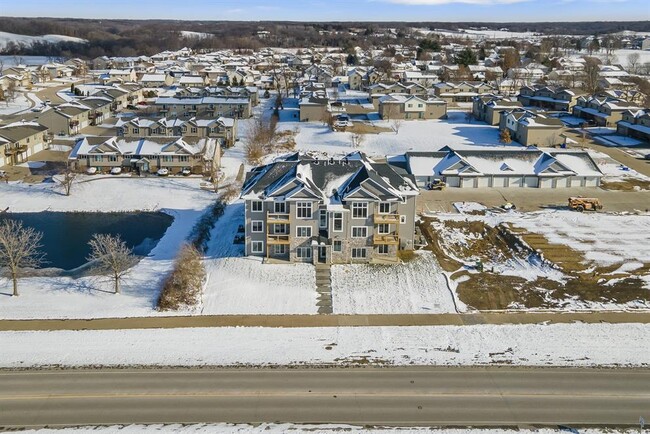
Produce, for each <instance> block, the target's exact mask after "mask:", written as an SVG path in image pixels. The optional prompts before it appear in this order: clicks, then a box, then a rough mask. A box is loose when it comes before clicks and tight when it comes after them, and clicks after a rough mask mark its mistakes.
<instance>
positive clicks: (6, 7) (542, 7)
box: [0, 0, 650, 31]
mask: <svg viewBox="0 0 650 434" xmlns="http://www.w3.org/2000/svg"><path fill="white" fill-rule="evenodd" d="M0 16H14V17H25V16H26V17H61V18H127V19H128V18H132V19H146V18H164V19H179V20H237V21H239V20H246V21H248V20H253V21H258V20H260V21H263V20H284V21H483V22H486V21H497V22H507V21H594V20H603V21H618V20H620V21H633V20H650V0H104V1H96V0H92V1H89V0H20V1H16V0H0ZM1 30H2V29H1V28H0V31H1ZM568 30H570V29H568Z"/></svg>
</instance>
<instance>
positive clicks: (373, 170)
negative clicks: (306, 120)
mask: <svg viewBox="0 0 650 434" xmlns="http://www.w3.org/2000/svg"><path fill="white" fill-rule="evenodd" d="M417 195H418V189H417V187H416V186H415V183H414V181H413V180H412V178H411V177H410V176H409V175H400V174H399V173H398V172H396V171H395V169H393V168H392V166H390V165H388V164H387V163H377V162H374V161H373V160H370V159H369V158H367V157H366V156H365V155H363V154H360V153H355V154H351V155H348V156H347V157H344V158H341V159H316V158H312V157H311V156H309V155H304V154H293V155H290V156H288V157H286V158H284V159H282V160H277V161H275V162H274V163H271V164H268V165H265V166H259V167H256V168H254V169H252V170H251V171H250V172H249V173H248V174H247V176H246V181H245V182H244V186H243V188H242V198H243V199H244V201H245V217H244V219H245V221H244V228H245V245H246V255H247V256H261V257H265V258H269V259H275V260H284V261H290V262H308V263H327V264H336V263H350V262H364V263H367V262H372V261H381V262H385V261H395V262H396V261H397V254H398V251H400V250H412V249H413V248H414V234H415V201H416V197H417Z"/></svg>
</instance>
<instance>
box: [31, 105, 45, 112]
mask: <svg viewBox="0 0 650 434" xmlns="http://www.w3.org/2000/svg"><path fill="white" fill-rule="evenodd" d="M32 111H33V112H42V111H43V107H42V106H40V105H37V106H35V107H32Z"/></svg>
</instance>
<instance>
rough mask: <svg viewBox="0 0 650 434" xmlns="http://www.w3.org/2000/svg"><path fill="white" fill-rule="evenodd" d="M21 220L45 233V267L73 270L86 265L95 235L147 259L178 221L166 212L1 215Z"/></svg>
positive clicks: (5, 217) (1, 215)
mask: <svg viewBox="0 0 650 434" xmlns="http://www.w3.org/2000/svg"><path fill="white" fill-rule="evenodd" d="M7 218H9V219H14V220H21V221H22V222H23V225H24V226H29V227H33V228H34V229H36V230H37V231H39V232H42V233H43V239H42V240H41V244H42V245H43V247H42V251H43V252H44V253H45V254H46V256H45V260H46V261H47V262H46V263H45V264H43V267H55V268H62V269H64V270H72V269H74V268H77V267H80V266H82V265H84V264H85V263H86V262H87V261H86V258H87V257H88V254H89V253H90V248H89V247H88V241H90V239H91V238H92V236H93V234H111V235H118V234H119V235H120V236H121V238H122V239H123V240H124V241H125V242H126V244H127V245H128V246H129V247H131V248H133V249H134V253H135V254H137V255H147V254H149V252H151V250H152V249H153V248H154V247H155V246H156V244H158V241H160V239H161V238H162V236H163V235H164V234H165V231H166V230H167V228H168V227H169V226H170V225H171V224H172V222H173V221H174V218H173V217H172V216H170V215H168V214H165V213H162V212H137V213H97V212H80V213H69V212H49V211H46V212H38V213H8V214H0V220H2V219H7Z"/></svg>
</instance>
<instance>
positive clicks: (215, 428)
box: [21, 423, 638, 434]
mask: <svg viewBox="0 0 650 434" xmlns="http://www.w3.org/2000/svg"><path fill="white" fill-rule="evenodd" d="M141 432H145V433H146V432H178V433H194V434H208V433H215V434H222V433H232V434H285V433H309V434H340V433H350V434H421V433H432V434H556V433H557V432H558V431H557V429H551V428H539V429H501V428H490V429H479V428H462V429H460V428H431V427H408V428H407V427H377V428H367V427H360V426H356V425H327V424H326V425H296V424H290V423H285V424H272V423H263V424H259V425H245V424H237V425H233V424H227V423H218V424H197V425H126V426H123V425H114V426H105V427H97V426H89V427H74V428H63V429H52V428H43V429H39V430H25V431H21V433H25V434H59V433H73V434H112V433H119V434H134V433H141ZM580 432H581V433H582V434H617V433H620V434H623V433H626V432H629V433H632V430H629V431H628V430H612V429H611V428H608V429H606V430H600V429H593V428H590V429H582V428H581V429H580ZM633 432H635V433H636V432H638V431H637V430H636V428H635V429H634V431H633Z"/></svg>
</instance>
